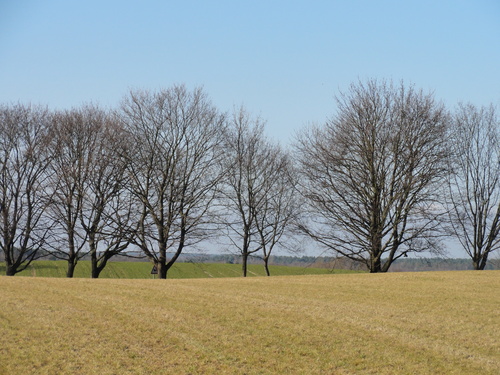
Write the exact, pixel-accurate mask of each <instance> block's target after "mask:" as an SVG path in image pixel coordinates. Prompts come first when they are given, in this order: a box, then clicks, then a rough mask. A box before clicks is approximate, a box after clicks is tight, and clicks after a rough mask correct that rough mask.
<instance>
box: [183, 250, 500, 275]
mask: <svg viewBox="0 0 500 375" xmlns="http://www.w3.org/2000/svg"><path fill="white" fill-rule="evenodd" d="M179 261H180V262H193V263H229V264H240V263H241V256H238V255H233V254H183V255H182V256H181V257H180V258H179ZM249 263H250V264H263V261H262V260H261V259H259V258H258V257H251V258H250V259H249ZM269 263H270V264H271V265H275V266H279V265H282V266H293V267H313V268H331V269H348V270H363V271H364V270H365V269H366V268H365V267H362V265H361V264H359V263H357V262H353V261H351V260H349V259H347V258H342V257H323V256H321V257H315V256H300V257H299V256H281V255H274V256H271V259H270V262H269ZM485 269H487V270H495V269H500V260H496V259H492V260H490V261H489V262H488V264H487V266H486V268H485ZM460 270H473V266H472V264H471V262H470V259H459V258H404V259H398V260H397V261H396V262H394V265H393V267H392V268H391V270H390V271H392V272H416V271H460Z"/></svg>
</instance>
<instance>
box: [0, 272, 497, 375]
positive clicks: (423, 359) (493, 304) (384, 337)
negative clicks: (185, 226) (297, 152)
mask: <svg viewBox="0 0 500 375" xmlns="http://www.w3.org/2000/svg"><path fill="white" fill-rule="evenodd" d="M499 290H500V271H482V272H473V271H460V272H455V271H449V272H421V273H390V274H367V273H362V274H340V275H314V276H310V275H307V276H292V277H271V278H266V277H253V278H246V279H244V278H241V277H237V278H213V279H206V278H205V279H184V280H179V279H177V280H172V279H171V280H130V279H98V280H91V279H84V278H76V279H65V278H41V277H37V278H32V277H17V276H16V277H6V276H3V277H0V374H103V375H105V374H285V373H286V374H398V375H401V374H481V375H488V374H491V375H493V374H499V373H500V340H499V337H500V309H499V308H498V306H500V293H499V292H498V291H499Z"/></svg>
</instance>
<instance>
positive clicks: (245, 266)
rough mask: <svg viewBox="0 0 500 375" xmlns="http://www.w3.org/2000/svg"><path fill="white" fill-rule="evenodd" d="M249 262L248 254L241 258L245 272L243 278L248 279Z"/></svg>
mask: <svg viewBox="0 0 500 375" xmlns="http://www.w3.org/2000/svg"><path fill="white" fill-rule="evenodd" d="M247 261H248V253H247V252H245V253H243V254H242V256H241V269H242V271H243V277H247Z"/></svg>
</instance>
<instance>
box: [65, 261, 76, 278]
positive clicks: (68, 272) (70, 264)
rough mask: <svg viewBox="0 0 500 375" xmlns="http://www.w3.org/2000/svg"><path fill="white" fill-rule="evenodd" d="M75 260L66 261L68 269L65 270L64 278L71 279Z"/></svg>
mask: <svg viewBox="0 0 500 375" xmlns="http://www.w3.org/2000/svg"><path fill="white" fill-rule="evenodd" d="M75 267H76V259H68V269H67V270H66V277H69V278H72V277H73V275H74V273H75Z"/></svg>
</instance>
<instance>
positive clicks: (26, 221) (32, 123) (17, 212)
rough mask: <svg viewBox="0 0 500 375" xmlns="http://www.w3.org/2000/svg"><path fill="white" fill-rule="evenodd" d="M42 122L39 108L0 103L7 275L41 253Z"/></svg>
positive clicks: (0, 231) (1, 232) (1, 228)
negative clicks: (0, 105) (1, 104)
mask: <svg viewBox="0 0 500 375" xmlns="http://www.w3.org/2000/svg"><path fill="white" fill-rule="evenodd" d="M48 123H49V113H48V111H47V109H45V108H41V107H35V106H23V105H20V104H18V105H15V106H10V107H9V106H2V107H0V192H1V198H0V199H1V201H0V248H1V249H2V251H3V253H4V257H5V263H6V274H7V275H8V276H13V275H15V274H16V273H18V272H21V271H22V270H24V269H26V267H28V266H29V264H30V263H31V262H32V261H33V260H35V259H37V258H38V257H40V256H42V255H45V252H44V251H43V250H44V246H45V243H46V239H47V232H48V226H49V223H48V221H47V220H46V219H45V212H46V207H47V202H48V201H49V198H50V197H48V196H47V192H46V182H47V177H48V174H47V165H48V162H49V160H50V159H49V157H48V154H47V151H46V144H47V129H48V126H47V125H48Z"/></svg>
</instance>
